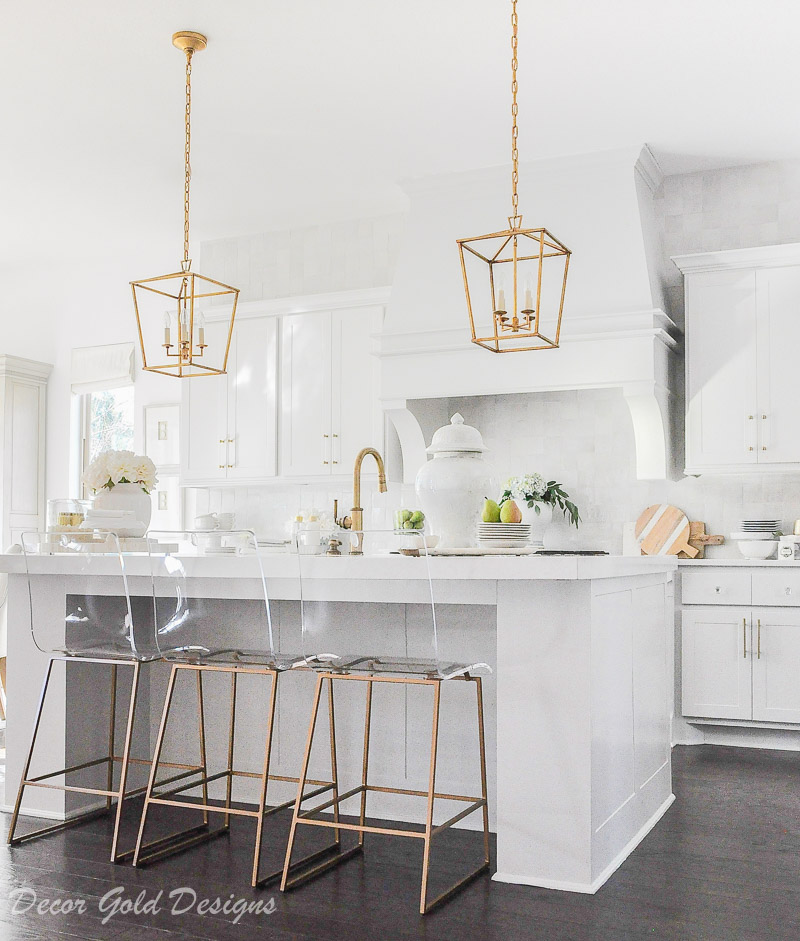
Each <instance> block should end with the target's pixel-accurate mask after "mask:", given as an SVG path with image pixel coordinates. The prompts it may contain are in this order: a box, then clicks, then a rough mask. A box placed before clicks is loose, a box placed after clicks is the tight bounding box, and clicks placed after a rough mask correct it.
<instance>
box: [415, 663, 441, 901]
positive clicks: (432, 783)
mask: <svg viewBox="0 0 800 941" xmlns="http://www.w3.org/2000/svg"><path fill="white" fill-rule="evenodd" d="M441 695H442V684H441V681H440V680H437V681H436V682H435V683H434V685H433V723H432V732H431V770H430V775H429V777H428V812H427V814H426V816H425V852H424V855H423V857H422V887H421V889H420V898H419V913H420V915H424V914H425V909H426V903H427V898H428V872H429V871H430V861H431V831H432V830H433V804H434V795H435V792H436V757H437V754H438V750H439V705H440V701H441Z"/></svg>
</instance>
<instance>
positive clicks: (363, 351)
mask: <svg viewBox="0 0 800 941" xmlns="http://www.w3.org/2000/svg"><path fill="white" fill-rule="evenodd" d="M382 321H383V308H378V307H374V308H362V309H359V310H353V311H348V310H343V311H335V312H334V314H333V315H332V320H331V344H332V353H333V358H332V362H333V376H332V388H331V411H332V419H331V440H332V443H333V457H332V468H333V473H334V474H337V473H348V472H349V471H351V470H352V469H353V464H354V463H355V459H356V455H357V454H358V452H359V451H360V450H361V449H362V448H365V447H372V448H376V449H377V450H378V451H381V452H382V449H383V438H384V436H383V413H382V410H381V408H380V400H379V395H380V388H379V386H380V372H379V362H378V358H377V356H375V355H374V354H375V336H376V334H378V333H379V332H380V330H381V326H382ZM365 470H366V472H367V473H372V472H373V470H374V465H371V464H369V465H367V466H366V468H365Z"/></svg>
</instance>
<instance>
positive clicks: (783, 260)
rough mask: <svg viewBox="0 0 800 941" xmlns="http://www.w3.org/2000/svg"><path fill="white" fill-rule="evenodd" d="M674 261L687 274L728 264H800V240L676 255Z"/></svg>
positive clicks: (750, 265)
mask: <svg viewBox="0 0 800 941" xmlns="http://www.w3.org/2000/svg"><path fill="white" fill-rule="evenodd" d="M672 261H673V263H674V264H675V265H676V267H678V268H680V270H681V271H682V272H683V273H684V274H686V273H687V272H689V271H720V270H724V269H726V268H727V269H732V268H778V267H781V266H783V265H800V242H787V243H786V244H785V245H762V246H760V247H759V248H731V249H726V250H725V251H719V252H697V253H695V254H692V255H674V256H673V257H672Z"/></svg>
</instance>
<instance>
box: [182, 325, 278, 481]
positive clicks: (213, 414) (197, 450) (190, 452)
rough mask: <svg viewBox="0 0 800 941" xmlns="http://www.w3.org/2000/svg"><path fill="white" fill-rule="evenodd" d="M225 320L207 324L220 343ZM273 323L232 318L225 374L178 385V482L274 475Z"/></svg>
mask: <svg viewBox="0 0 800 941" xmlns="http://www.w3.org/2000/svg"><path fill="white" fill-rule="evenodd" d="M224 330H225V324H224V323H221V322H214V321H210V322H208V323H207V325H206V335H207V337H208V340H209V343H224V342H225V337H224ZM277 363H278V360H277V323H276V320H275V318H274V317H253V318H241V319H239V320H237V322H236V325H235V327H234V330H233V339H232V341H231V349H230V354H229V356H228V372H227V375H224V376H203V377H201V378H198V379H190V380H186V381H185V382H184V383H183V388H182V393H183V397H182V406H181V407H182V421H181V435H182V441H181V483H183V484H194V485H202V484H209V483H219V482H222V481H232V482H234V481H252V482H257V481H259V480H262V479H264V478H269V477H274V476H275V473H276V464H277V460H276V450H277V449H276V441H277V434H276V426H277V420H276V408H277V405H276V395H277Z"/></svg>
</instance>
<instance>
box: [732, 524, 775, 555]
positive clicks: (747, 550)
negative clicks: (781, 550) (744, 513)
mask: <svg viewBox="0 0 800 941" xmlns="http://www.w3.org/2000/svg"><path fill="white" fill-rule="evenodd" d="M780 526H781V521H780V520H765V519H748V520H742V521H741V522H740V523H739V529H738V531H737V532H735V533H731V539H734V540H736V542H737V543H738V546H739V551H740V552H741V553H742V555H743V556H744V557H745V558H746V559H771V558H772V556H773V555H775V552H776V550H777V548H778V536H777V535H776V533H777V532H779V530H780Z"/></svg>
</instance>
